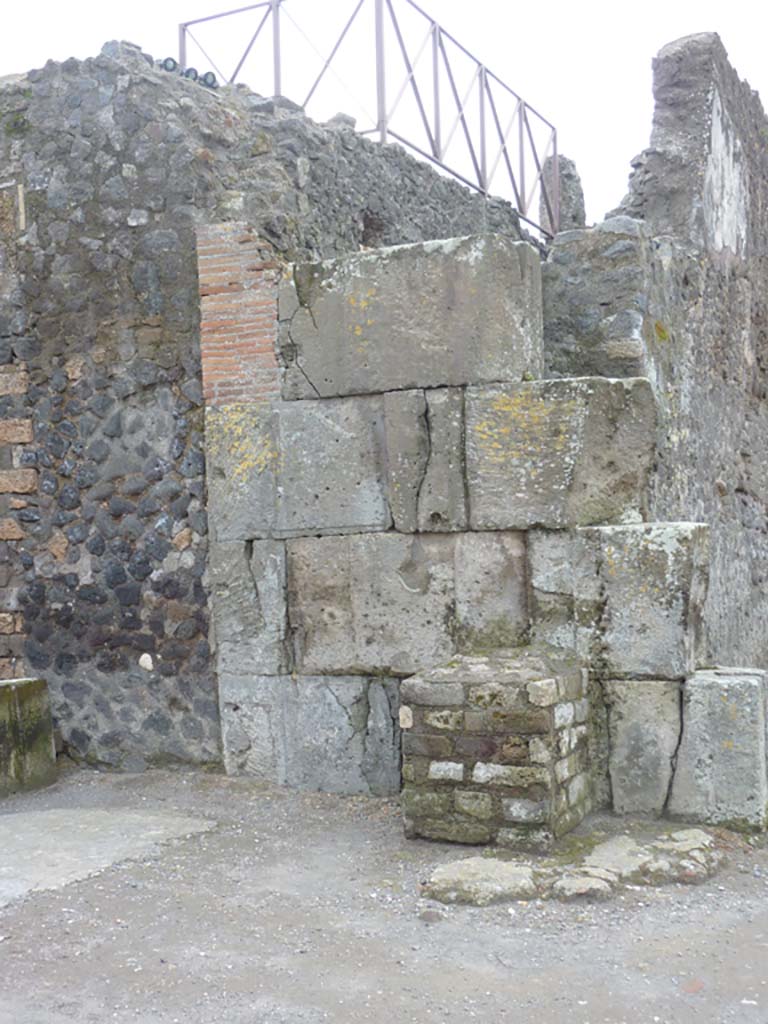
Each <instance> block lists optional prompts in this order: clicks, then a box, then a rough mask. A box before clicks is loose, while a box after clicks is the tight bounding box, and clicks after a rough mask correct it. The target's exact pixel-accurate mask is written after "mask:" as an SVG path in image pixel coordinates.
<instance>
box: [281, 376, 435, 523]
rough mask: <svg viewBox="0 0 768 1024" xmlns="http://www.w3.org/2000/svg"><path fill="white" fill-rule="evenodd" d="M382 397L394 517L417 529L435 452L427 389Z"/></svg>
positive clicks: (393, 392) (400, 392) (387, 463)
mask: <svg viewBox="0 0 768 1024" xmlns="http://www.w3.org/2000/svg"><path fill="white" fill-rule="evenodd" d="M382 400H383V403H384V416H385V421H386V435H385V436H386V466H387V493H388V496H389V503H390V508H391V509H392V519H393V521H394V527H395V529H396V530H400V531H401V532H402V533H415V532H416V530H417V529H418V518H419V517H418V505H419V492H420V491H421V488H422V484H423V481H424V474H425V472H426V469H427V461H428V460H429V458H430V454H431V453H430V433H429V429H428V427H427V400H426V397H425V395H424V392H423V391H391V392H389V393H388V394H386V395H384V396H383V399H382ZM287 404H290V405H295V404H296V403H295V402H292V403H287Z"/></svg>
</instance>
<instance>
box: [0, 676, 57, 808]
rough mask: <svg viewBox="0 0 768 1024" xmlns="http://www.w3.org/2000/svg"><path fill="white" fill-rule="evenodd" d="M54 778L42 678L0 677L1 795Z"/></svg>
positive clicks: (48, 709)
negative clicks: (1, 678)
mask: <svg viewBox="0 0 768 1024" xmlns="http://www.w3.org/2000/svg"><path fill="white" fill-rule="evenodd" d="M55 779H56V751H55V748H54V742H53V723H52V720H51V706H50V702H49V699H48V685H47V683H46V682H45V681H44V680H42V679H3V680H0V797H2V796H7V795H8V794H9V793H15V792H17V791H18V790H23V789H37V788H38V787H41V786H48V785H50V784H51V783H52V782H54V781H55Z"/></svg>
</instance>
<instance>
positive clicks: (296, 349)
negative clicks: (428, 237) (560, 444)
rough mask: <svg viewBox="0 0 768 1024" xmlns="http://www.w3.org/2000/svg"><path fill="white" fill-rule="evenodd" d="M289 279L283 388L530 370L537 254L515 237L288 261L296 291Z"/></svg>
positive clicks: (510, 375)
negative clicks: (316, 260)
mask: <svg viewBox="0 0 768 1024" xmlns="http://www.w3.org/2000/svg"><path fill="white" fill-rule="evenodd" d="M290 287H291V286H290V285H286V286H284V289H283V294H282V295H281V308H286V309H289V308H293V309H294V312H293V315H292V316H291V317H290V319H289V320H284V321H283V322H282V323H281V333H280V349H281V356H282V359H283V361H284V363H285V365H286V374H285V381H284V387H283V397H284V398H288V399H297V398H317V397H323V398H325V397H334V396H340V395H353V394H371V393H378V392H385V391H400V390H407V389H410V388H419V387H428V388H434V387H444V386H461V385H465V384H473V383H483V382H490V381H500V380H521V379H522V378H523V377H525V376H526V375H530V376H533V377H536V376H538V375H539V374H540V370H541V366H542V344H541V335H542V325H541V268H540V259H539V255H538V253H537V252H536V250H535V249H533V248H532V247H531V246H530V245H528V244H527V243H525V242H513V241H511V240H510V239H509V238H507V237H504V236H502V235H485V236H477V237H475V236H473V237H468V238H455V239H449V240H447V241H439V242H423V243H418V244H416V245H400V246H395V247H393V248H390V249H379V250H375V251H371V252H363V253H356V254H354V255H350V256H344V257H341V258H340V259H336V260H327V261H325V262H322V263H315V264H302V265H299V266H297V267H296V268H295V273H294V287H295V291H296V301H295V302H291V300H290V297H289V296H288V295H287V294H285V292H286V290H287V289H289V288H290ZM281 317H282V313H281Z"/></svg>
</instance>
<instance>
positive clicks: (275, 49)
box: [270, 0, 282, 96]
mask: <svg viewBox="0 0 768 1024" xmlns="http://www.w3.org/2000/svg"><path fill="white" fill-rule="evenodd" d="M281 2H282V0H270V8H271V11H272V67H273V70H274V93H273V95H274V96H282V76H281V59H280V58H281V55H280V4H281Z"/></svg>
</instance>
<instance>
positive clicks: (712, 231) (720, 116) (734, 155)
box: [704, 90, 749, 255]
mask: <svg viewBox="0 0 768 1024" xmlns="http://www.w3.org/2000/svg"><path fill="white" fill-rule="evenodd" d="M748 194H749V189H748V181H747V172H746V165H745V161H744V156H743V154H742V151H741V143H740V142H739V140H738V138H737V137H736V133H735V131H734V129H733V125H732V124H731V122H730V119H729V118H728V116H727V114H726V113H725V111H724V110H723V106H722V103H721V101H720V95H719V93H718V92H717V91H716V90H715V92H714V96H713V99H712V133H711V138H710V152H709V160H708V161H707V169H706V173H705V176H704V219H705V224H706V230H707V236H708V241H709V244H710V245H711V247H712V248H713V249H714V250H715V252H721V251H722V250H723V249H730V251H731V252H733V253H735V254H737V255H743V253H744V250H745V248H746V244H747V196H748Z"/></svg>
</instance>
